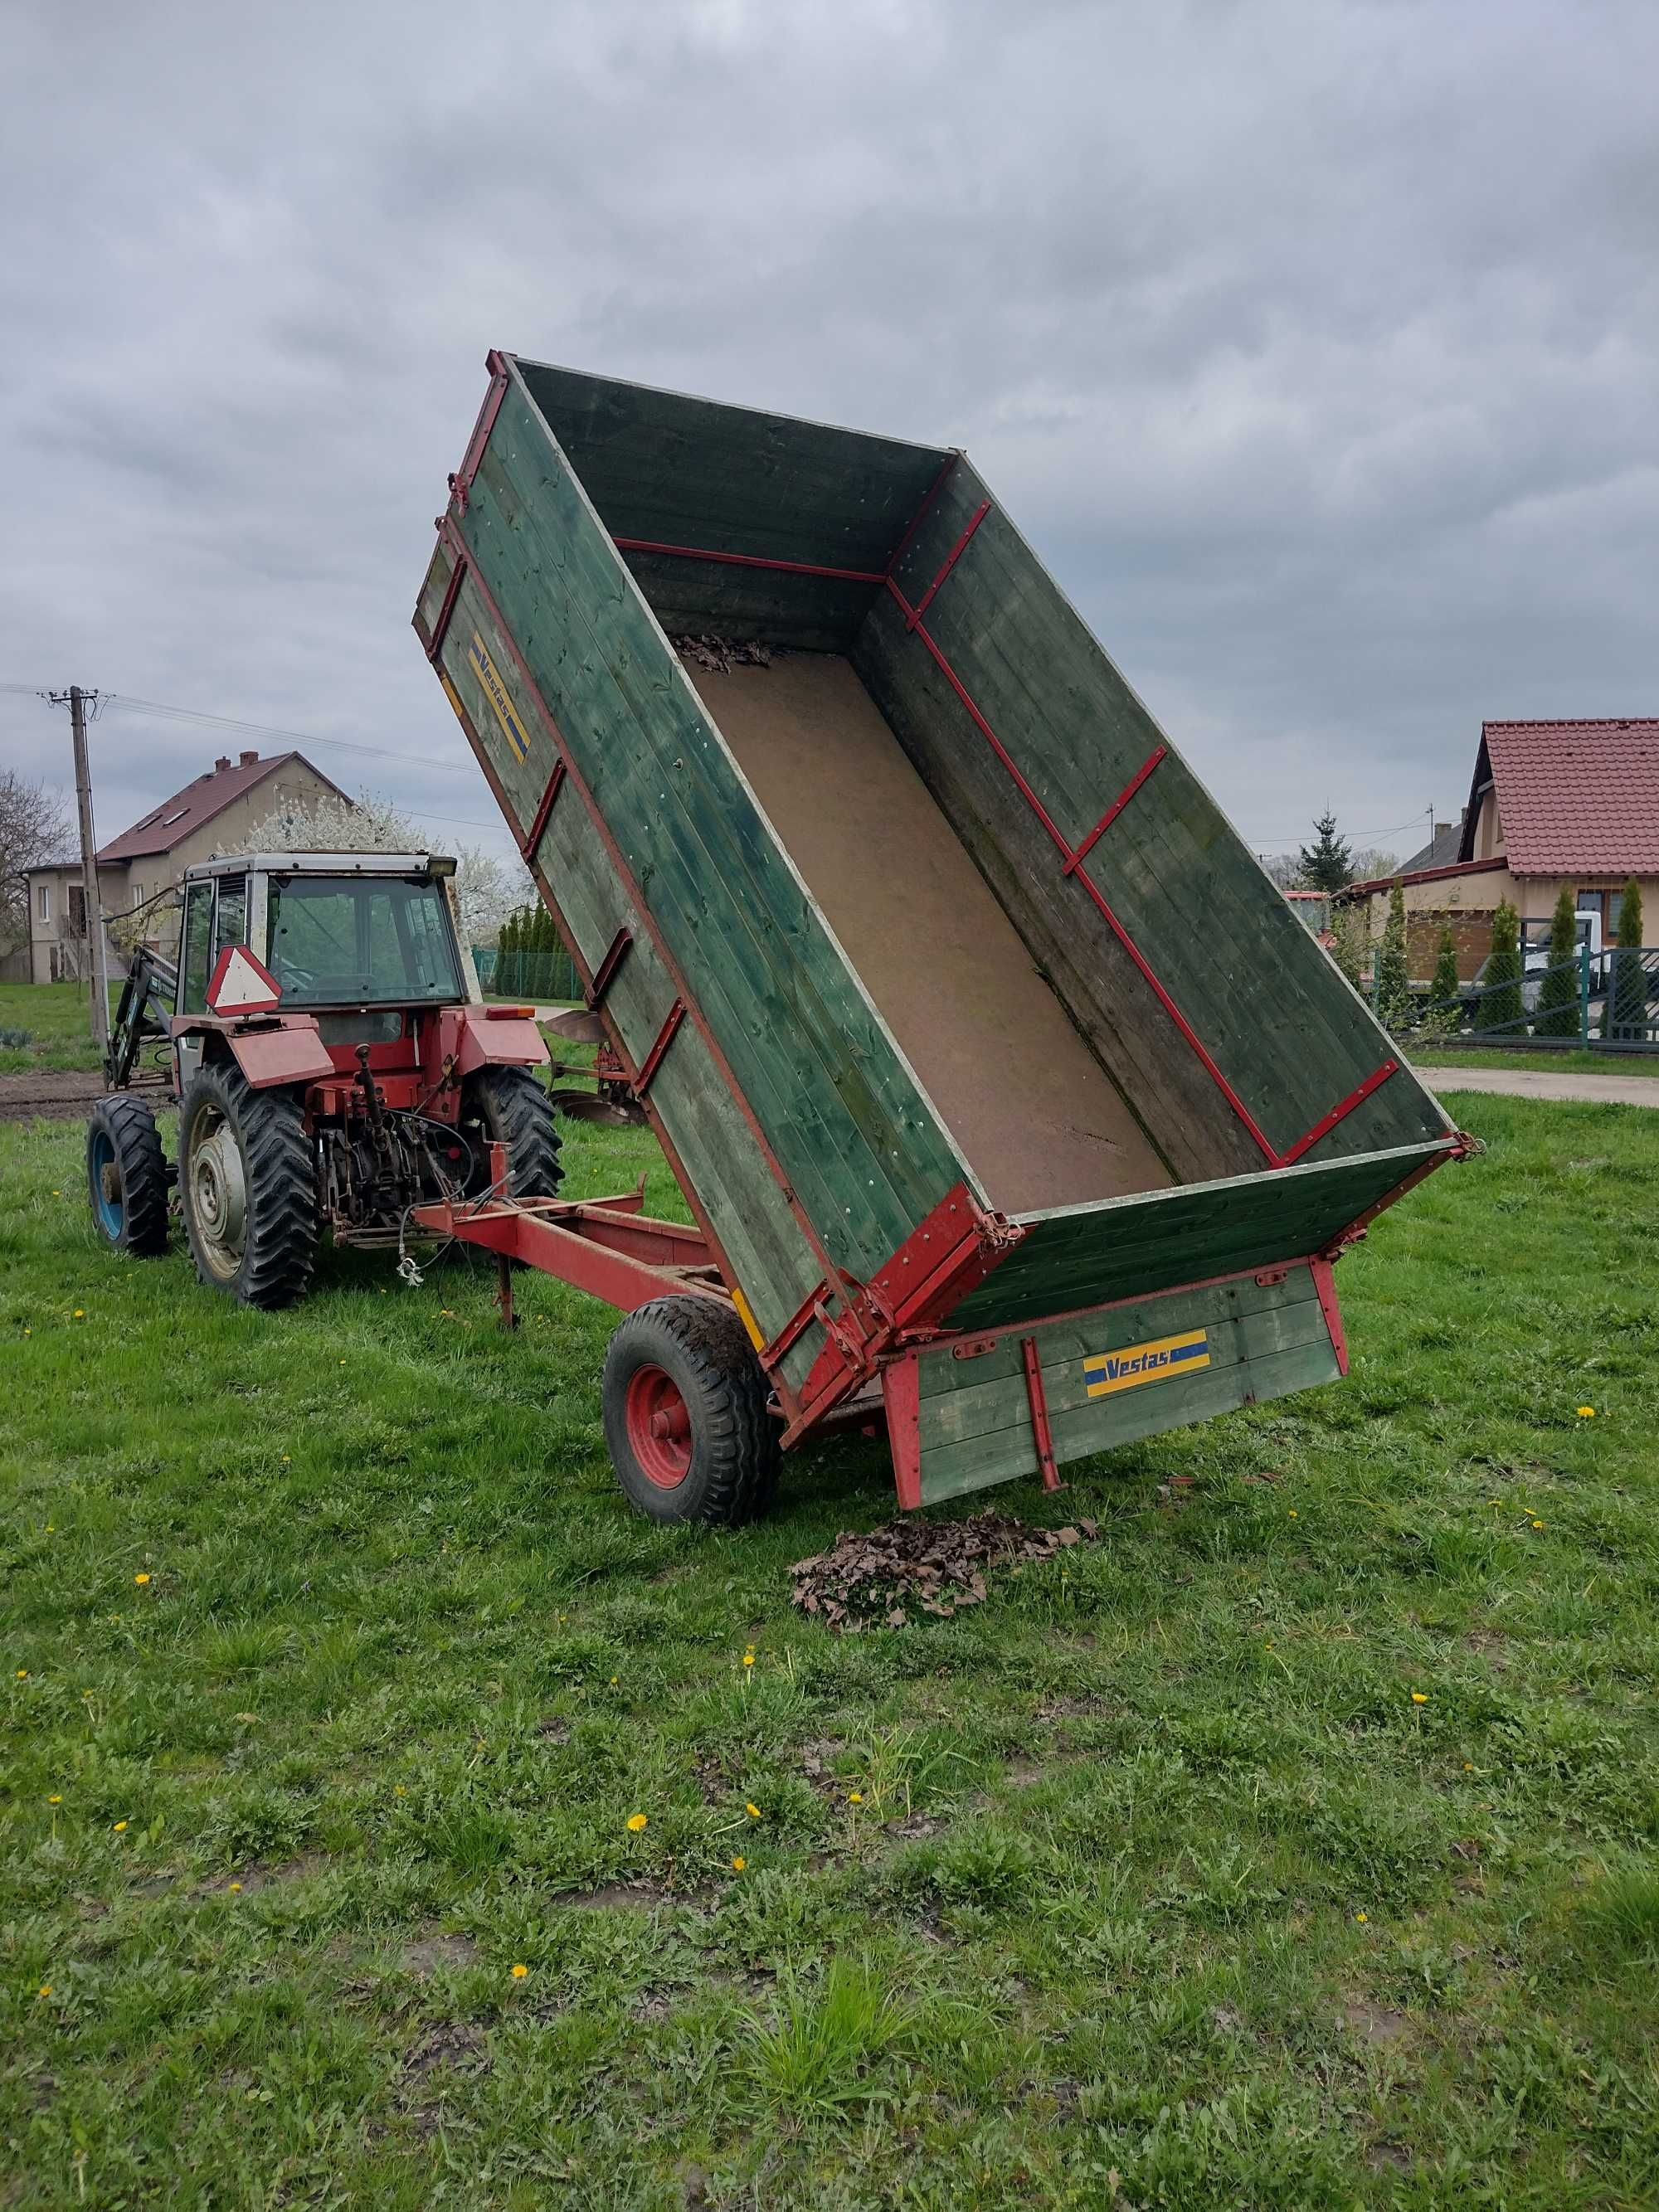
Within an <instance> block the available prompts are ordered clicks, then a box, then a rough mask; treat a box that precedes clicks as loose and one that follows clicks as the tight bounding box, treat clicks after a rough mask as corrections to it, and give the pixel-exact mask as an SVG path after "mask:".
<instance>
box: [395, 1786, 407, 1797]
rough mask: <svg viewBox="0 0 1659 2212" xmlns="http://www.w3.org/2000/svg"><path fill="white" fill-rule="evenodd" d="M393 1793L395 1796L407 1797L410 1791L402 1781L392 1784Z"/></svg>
mask: <svg viewBox="0 0 1659 2212" xmlns="http://www.w3.org/2000/svg"><path fill="white" fill-rule="evenodd" d="M408 1795H409V1792H408V1790H405V1789H404V1785H403V1784H402V1783H401V1782H394V1783H393V1784H392V1796H394V1797H407V1796H408Z"/></svg>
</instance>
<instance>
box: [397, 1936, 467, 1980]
mask: <svg viewBox="0 0 1659 2212" xmlns="http://www.w3.org/2000/svg"><path fill="white" fill-rule="evenodd" d="M478 1959H479V1951H478V1947H477V1944H476V1943H475V1942H473V1941H472V1938H471V1936H452V1935H448V1934H446V1933H445V1931H444V1930H443V1929H432V1930H431V1931H430V1932H429V1933H427V1934H422V1935H420V1936H416V1937H415V1939H414V1941H413V1942H409V1943H405V1944H404V1966H407V1967H408V1969H409V1971H410V1973H411V1974H418V1975H419V1976H420V1978H421V1979H422V1981H425V1980H426V1979H427V1978H428V1976H429V1975H432V1974H436V1973H440V1972H442V1970H443V1969H444V1968H445V1967H449V1968H450V1969H452V1970H453V1971H455V1972H459V1970H460V1969H461V1968H462V1967H463V1966H477V1963H478Z"/></svg>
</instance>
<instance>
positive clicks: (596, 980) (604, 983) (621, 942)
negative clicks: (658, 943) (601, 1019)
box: [587, 928, 634, 1009]
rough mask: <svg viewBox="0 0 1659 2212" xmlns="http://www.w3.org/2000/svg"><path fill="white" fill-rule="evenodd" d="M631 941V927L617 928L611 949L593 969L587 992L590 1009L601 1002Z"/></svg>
mask: <svg viewBox="0 0 1659 2212" xmlns="http://www.w3.org/2000/svg"><path fill="white" fill-rule="evenodd" d="M633 942H634V933H633V931H632V930H631V929H626V928H623V929H619V930H618V931H617V933H616V935H615V936H614V937H613V938H612V939H611V950H610V951H608V952H607V953H606V954H605V957H604V959H603V960H601V961H600V963H599V966H598V967H597V968H596V969H594V970H593V982H592V988H591V989H590V990H589V992H588V994H587V1003H588V1006H589V1008H590V1009H593V1008H597V1007H598V1006H599V1005H600V1004H601V1002H602V1001H603V1000H604V998H605V993H606V992H607V991H608V990H609V989H610V988H611V985H612V983H614V982H615V981H616V980H617V969H618V968H620V967H621V966H622V964H623V961H624V960H626V959H627V957H628V954H629V947H630V946H631V945H632V944H633Z"/></svg>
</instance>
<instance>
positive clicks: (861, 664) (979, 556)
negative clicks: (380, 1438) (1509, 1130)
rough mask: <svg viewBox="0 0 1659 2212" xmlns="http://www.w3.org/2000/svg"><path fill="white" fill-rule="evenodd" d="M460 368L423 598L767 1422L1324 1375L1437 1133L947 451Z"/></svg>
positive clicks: (1041, 1429) (955, 1437)
mask: <svg viewBox="0 0 1659 2212" xmlns="http://www.w3.org/2000/svg"><path fill="white" fill-rule="evenodd" d="M489 368H490V373H491V380H490V386H489V393H488V395H487V397H486V399H485V402H484V405H483V410H482V412H481V414H480V416H479V418H478V422H477V428H475V431H474V434H473V437H472V440H471V444H470V445H469V447H468V448H467V451H466V453H465V458H464V459H463V463H462V466H461V468H460V470H459V472H458V474H457V475H456V476H455V477H452V478H451V496H450V501H449V505H448V507H447V512H446V513H445V514H444V516H443V517H441V520H440V525H439V538H438V544H437V547H436V550H435V554H434V556H433V559H432V562H431V565H430V568H428V573H427V576H426V580H425V582H424V585H423V586H422V592H421V594H420V599H419V604H418V607H417V611H416V630H417V632H418V634H419V635H420V637H421V639H422V643H423V645H424V646H425V647H426V650H427V653H428V658H429V659H431V661H432V662H433V664H434V665H435V668H436V670H437V671H438V673H439V675H440V677H441V680H442V682H443V685H444V688H445V690H446V692H447V695H448V697H449V700H450V702H451V704H452V705H453V708H454V709H455V711H456V713H457V714H458V715H459V719H460V720H461V722H462V724H463V726H464V727H465V731H466V733H467V736H468V738H469V739H470V740H471V744H472V746H473V749H474V750H475V752H476V753H477V757H478V760H479V762H480V763H481V765H482V766H483V770H484V773H485V775H486V776H487V777H488V779H489V783H490V786H491V787H492V789H493V791H494V792H495V796H496V799H497V800H498V802H499V804H500V805H501V810H502V811H503V813H504V815H505V816H506V817H507V821H508V823H509V824H510V825H511V827H512V829H513V832H514V834H515V836H516V837H517V838H518V841H519V843H520V848H521V849H522V850H523V851H524V853H525V854H526V859H527V860H528V861H529V863H530V866H531V867H532V872H533V873H534V875H535V878H536V880H537V883H538V885H539V887H540V890H541V893H542V896H543V897H544V899H545V900H546V902H547V904H548V906H549V907H550V909H551V910H552V912H553V914H554V915H555V917H556V921H557V922H558V925H559V927H560V929H561V931H562V934H563V936H564V938H565V940H566V942H567V943H568V945H569V948H570V951H571V952H572V954H573V956H574V960H575V962H576V963H577V966H578V968H579V969H580V972H581V974H582V975H583V977H584V978H585V980H586V983H587V986H588V997H589V1000H590V1003H591V1004H592V1005H593V1006H595V1007H596V1008H597V1009H598V1010H599V1012H601V1014H602V1016H603V1018H604V1021H605V1025H606V1028H607V1030H608V1032H609V1034H610V1036H611V1041H612V1042H613V1043H614V1045H615V1046H616V1048H617V1051H618V1053H619V1054H621V1056H622V1058H623V1062H624V1063H625V1065H626V1066H627V1067H628V1069H629V1073H630V1074H631V1075H632V1076H633V1077H634V1079H635V1083H636V1085H637V1087H638V1088H639V1090H640V1091H641V1094H642V1096H643V1097H644V1100H645V1103H646V1105H647V1111H648V1113H649V1115H650V1118H651V1120H652V1122H653V1127H655V1128H656V1130H657V1132H658V1134H659V1137H660V1138H661V1139H662V1141H663V1144H664V1146H665V1151H666V1153H667V1156H668V1158H669V1159H670V1161H671V1164H672V1165H673V1167H674V1170H675V1171H676V1174H677V1175H678V1179H679V1182H680V1183H681V1186H682V1188H683V1190H684V1194H685V1197H686V1199H687V1201H688V1203H689V1204H690V1207H691V1209H692V1211H693V1212H694V1214H695V1216H696V1219H697V1221H698V1223H699V1224H700V1225H701V1227H702V1231H703V1232H704V1234H705V1236H706V1237H707V1240H708V1249H709V1250H710V1252H711V1254H712V1255H713V1256H714V1261H715V1264H716V1265H717V1266H718V1268H719V1273H720V1279H721V1281H722V1282H723V1284H724V1285H725V1288H726V1292H728V1293H729V1294H730V1296H731V1297H732V1299H733V1301H734V1303H735V1304H736V1305H737V1307H738V1311H739V1312H740V1313H741V1314H742V1315H743V1316H744V1322H745V1325H746V1326H747V1327H748V1328H749V1332H750V1337H751V1339H752V1340H753V1341H754V1343H755V1345H756V1348H757V1352H758V1354H759V1356H760V1358H761V1359H762V1362H763V1365H764V1366H765V1368H766V1370H767V1372H768V1374H769V1376H770V1378H771V1381H772V1383H773V1386H774V1389H775V1394H776V1399H777V1403H778V1406H779V1408H780V1412H781V1418H782V1419H783V1421H784V1423H785V1425H786V1427H785V1436H786V1441H793V1440H794V1439H796V1438H798V1437H799V1436H801V1435H802V1434H804V1433H805V1432H806V1431H808V1430H810V1429H811V1427H812V1426H813V1425H815V1424H816V1423H817V1422H819V1421H821V1420H823V1419H826V1418H827V1417H828V1416H829V1414H830V1413H832V1412H834V1411H835V1410H836V1409H837V1408H843V1409H844V1408H845V1407H846V1405H847V1404H848V1401H849V1400H852V1399H854V1398H855V1397H856V1395H857V1394H859V1393H863V1394H865V1395H866V1396H867V1395H869V1394H870V1393H871V1391H872V1389H874V1388H875V1387H876V1386H879V1389H880V1391H881V1394H882V1396H883V1398H884V1403H885V1409H886V1414H887V1420H888V1427H889V1432H890V1437H891V1440H892V1445H893V1454H894V1463H895V1470H896V1478H897V1483H898V1491H899V1496H900V1498H901V1500H902V1502H903V1503H904V1504H920V1503H925V1502H928V1501H931V1500H933V1499H936V1498H947V1497H950V1496H952V1495H954V1494H956V1493H958V1492H963V1491H969V1490H972V1489H975V1488H977V1487H979V1486H982V1485H986V1484H989V1483H994V1482H999V1481H1002V1480H1007V1479H1009V1478H1011V1477H1013V1476H1018V1475H1023V1474H1033V1473H1035V1474H1040V1475H1042V1477H1043V1479H1044V1480H1047V1481H1048V1482H1050V1483H1052V1482H1053V1481H1054V1480H1055V1479H1056V1477H1055V1469H1056V1468H1057V1467H1059V1466H1060V1465H1062V1464H1063V1463H1064V1462H1066V1461H1068V1460H1071V1459H1074V1458H1076V1457H1078V1456H1079V1455H1084V1454H1086V1453H1091V1452H1096V1451H1100V1450H1103V1449H1107V1448H1109V1447H1110V1446H1113V1445H1115V1444H1119V1443H1125V1442H1128V1441H1131V1440H1133V1439H1134V1438H1137V1437H1143V1436H1146V1435H1148V1434H1150V1433H1152V1432H1153V1431H1158V1430H1160V1429H1164V1428H1167V1427H1170V1426H1173V1425H1177V1424H1180V1423H1183V1422H1187V1421H1192V1420H1196V1419H1202V1418H1204V1417H1206V1416H1207V1415H1209V1414H1212V1413H1223V1412H1225V1411H1227V1410H1229V1409H1231V1408H1232V1407H1237V1406H1240V1405H1244V1404H1248V1403H1250V1402H1252V1401H1258V1400H1262V1399H1267V1398H1273V1397H1277V1396H1279V1395H1283V1394H1285V1393H1286V1392H1288V1391H1292V1390H1298V1389H1304V1388H1306V1387H1308V1386H1310V1385H1311V1384H1315V1383H1325V1382H1328V1381H1330V1380H1332V1379H1333V1378H1334V1377H1335V1376H1337V1375H1338V1374H1340V1372H1342V1371H1344V1370H1346V1352H1345V1350H1344V1346H1343V1339H1342V1332H1341V1325H1340V1319H1339V1317H1338V1312H1337V1306H1336V1301H1335V1297H1334V1291H1333V1288H1332V1280H1331V1262H1332V1261H1333V1260H1334V1258H1335V1257H1336V1256H1337V1255H1339V1254H1340V1250H1341V1249H1342V1247H1343V1245H1344V1244H1345V1243H1347V1242H1349V1241H1351V1240H1352V1238H1353V1237H1355V1236H1357V1235H1358V1234H1360V1233H1362V1232H1363V1230H1364V1225H1365V1224H1366V1222H1367V1221H1368V1220H1369V1219H1370V1218H1371V1217H1372V1216H1373V1215H1374V1214H1375V1213H1376V1212H1377V1211H1378V1210H1379V1209H1381V1208H1382V1207H1383V1206H1387V1205H1388V1204H1389V1203H1390V1202H1391V1201H1392V1200H1395V1199H1396V1198H1398V1197H1399V1196H1400V1195H1401V1193H1402V1192H1403V1191H1404V1190H1405V1189H1406V1188H1407V1187H1408V1186H1410V1185H1411V1184H1412V1183H1413V1182H1416V1181H1418V1180H1419V1179H1420V1178H1421V1177H1422V1176H1424V1175H1425V1174H1426V1173H1428V1172H1430V1171H1431V1170H1432V1169H1434V1168H1435V1167H1436V1166H1437V1165H1439V1164H1441V1163H1442V1162H1443V1161H1444V1160H1445V1159H1447V1158H1451V1157H1455V1156H1457V1155H1458V1154H1459V1153H1460V1152H1462V1151H1463V1150H1464V1149H1466V1140H1464V1139H1462V1138H1460V1136H1459V1135H1458V1133H1456V1131H1455V1129H1454V1128H1453V1127H1452V1126H1451V1125H1450V1123H1449V1121H1448V1120H1447V1118H1446V1116H1445V1115H1444V1114H1443V1112H1442V1110H1441V1109H1440V1107H1439V1106H1438V1104H1437V1103H1436V1101H1435V1099H1434V1098H1433V1097H1431V1094H1430V1093H1429V1092H1428V1091H1426V1090H1425V1088H1424V1087H1423V1085H1421V1084H1420V1083H1419V1081H1418V1079H1417V1078H1416V1076H1415V1075H1414V1074H1413V1073H1412V1072H1411V1070H1410V1069H1409V1068H1408V1067H1407V1066H1402V1065H1400V1064H1399V1063H1398V1062H1397V1060H1396V1059H1395V1054H1394V1053H1393V1051H1392V1049H1391V1048H1390V1045H1389V1040H1388V1038H1387V1036H1385V1035H1384V1034H1383V1031H1382V1030H1380V1029H1379V1028H1378V1026H1377V1024H1376V1022H1375V1021H1374V1020H1373V1018H1372V1017H1371V1015H1370V1012H1369V1011H1368V1009H1367V1008H1366V1007H1365V1006H1364V1004H1363V1003H1362V1001H1361V1000H1359V998H1358V996H1357V994H1355V993H1354V992H1353V991H1352V990H1351V989H1350V988H1349V987H1348V986H1347V984H1346V982H1345V981H1343V979H1342V977H1341V976H1340V974H1339V973H1338V972H1337V970H1336V969H1335V968H1334V966H1333V964H1332V963H1330V961H1329V960H1328V958H1327V957H1326V956H1325V954H1324V953H1323V951H1322V950H1321V949H1320V947H1319V945H1317V944H1316V941H1315V940H1314V939H1313V938H1312V937H1310V934H1309V933H1308V932H1307V931H1306V930H1304V928H1303V927H1302V926H1301V924H1300V922H1299V921H1297V918H1296V916H1295V915H1294V914H1293V913H1292V912H1291V909H1290V908H1289V906H1288V905H1287V904H1286V903H1285V901H1284V899H1283V898H1282V897H1281V896H1280V895H1279V892H1278V891H1277V890H1275V889H1274V887H1273V884H1271V883H1270V882H1269V881H1268V879H1267V877H1266V875H1265V874H1264V873H1263V872H1262V871H1261V868H1260V867H1259V866H1257V864H1256V862H1255V860H1254V858H1253V857H1252V855H1251V854H1250V853H1249V851H1248V850H1247V848H1245V847H1244V846H1243V843H1242V842H1240V840H1239V839H1238V837H1237V836H1236V835H1235V834H1234V832H1233V831H1232V830H1231V829H1230V827H1229V826H1228V824H1227V823H1226V821H1225V819H1224V817H1223V816H1222V814H1221V812H1220V811H1219V810H1218V807H1217V806H1216V805H1215V804H1214V802H1213V800H1212V799H1211V798H1210V797H1209V795H1208V794H1207V793H1206V791H1205V790H1204V788H1203V787H1202V786H1201V785H1200V782H1199V781H1198V780H1197V778H1196V777H1195V776H1194V775H1193V773H1192V771H1191V770H1190V769H1188V767H1187V765H1186V764H1185V763H1184V762H1183V761H1182V759H1181V757H1180V756H1179V754H1178V753H1177V752H1176V750H1175V749H1174V747H1173V746H1172V745H1171V744H1170V742H1169V740H1168V739H1167V738H1165V737H1164V735H1163V734H1162V732H1160V731H1159V730H1158V727H1157V726H1156V725H1155V724H1154V722H1153V721H1152V717H1151V715H1150V714H1148V713H1147V711H1146V708H1145V707H1144V706H1143V705H1142V704H1141V702H1140V701H1139V699H1138V698H1137V697H1136V696H1135V695H1134V694H1133V691H1132V690H1130V689H1129V687H1128V685H1127V684H1126V683H1125V681H1124V680H1123V678H1122V677H1121V675H1120V674H1119V673H1118V671H1117V670H1116V669H1115V667H1114V665H1112V663H1111V661H1110V660H1109V659H1108V658H1107V656H1106V654H1105V653H1104V652H1103V650H1102V648H1101V647H1100V646H1099V645H1098V643H1097V641H1096V640H1095V639H1094V637H1093V636H1092V635H1091V633H1090V631H1089V630H1088V629H1087V628H1086V626H1085V624H1084V623H1083V622H1082V621H1081V620H1080V619H1079V617H1078V615H1077V614H1076V613H1075V611H1073V608H1072V607H1071V606H1070V605H1068V603H1067V602H1066V599H1065V598H1064V596H1063V595H1062V593H1061V592H1060V590H1059V588H1058V587H1057V586H1056V585H1055V584H1054V581H1053V580H1052V579H1051V578H1050V577H1049V575H1048V573H1047V572H1046V570H1045V569H1044V568H1043V567H1042V563H1041V562H1039V561H1038V560H1037V559H1036V556H1035V555H1034V554H1033V553H1032V551H1031V550H1030V547H1029V546H1028V545H1027V544H1026V543H1025V541H1024V538H1021V536H1020V535H1019V533H1018V531H1017V530H1016V528H1015V527H1014V526H1013V524H1012V522H1011V521H1010V520H1009V519H1008V517H1007V516H1006V513H1004V512H1003V511H1002V509H1001V508H1000V506H999V505H998V504H997V502H996V501H995V500H994V497H993V495H992V494H991V493H990V491H989V490H988V489H987V487H986V485H985V484H984V483H983V482H982V480H981V478H980V477H979V476H978V475H977V473H976V472H975V470H974V468H973V467H972V465H970V464H969V461H968V459H966V457H965V456H964V455H963V454H962V453H958V452H953V451H950V450H946V449H944V448H934V447H924V446H916V445H909V444H904V443H901V442H898V441H894V440H891V439H886V438H879V437H872V436H867V435H861V434H858V433H855V432H852V431H848V430H842V429H836V428H826V427H824V426H822V425H819V424H817V423H812V422H798V421H793V420H791V419H789V418H787V417H783V416H773V415H768V414H763V413H759V412H757V411H754V410H750V409H746V408H740V407H732V406H725V405H719V404H714V403H712V402H710V401H707V400H703V399H697V398H688V397H685V396H683V395H681V394H678V393H673V392H659V391H654V390H650V389H647V388H644V387H641V386H636V385H631V384H626V383H621V382H617V381H616V380H611V379H607V378H603V377H597V376H591V375H586V374H578V373H576V372H574V371H572V370H569V369H565V368H553V367H549V366H547V365H545V364H543V363H538V362H531V361H526V360H521V359H519V358H517V357H514V356H503V355H500V354H492V355H491V356H490V357H489ZM696 638H702V639H704V640H707V639H709V638H716V639H720V640H725V641H742V642H743V643H744V644H745V645H749V646H753V645H755V644H759V645H763V646H764V647H768V648H770V649H771V651H770V655H769V659H768V657H767V656H763V655H759V654H754V655H751V657H750V658H747V659H744V658H741V657H739V658H738V659H733V658H732V655H731V654H730V653H726V652H724V651H722V650H720V648H718V647H713V648H711V647H708V645H707V644H704V645H703V646H702V647H698V646H696V645H695V644H691V643H688V642H687V641H689V640H692V639H696ZM676 640H678V641H680V642H679V644H678V646H677V644H676V642H675V641H676ZM711 1281H712V1278H711Z"/></svg>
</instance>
